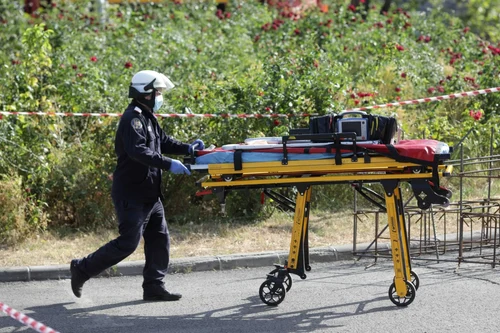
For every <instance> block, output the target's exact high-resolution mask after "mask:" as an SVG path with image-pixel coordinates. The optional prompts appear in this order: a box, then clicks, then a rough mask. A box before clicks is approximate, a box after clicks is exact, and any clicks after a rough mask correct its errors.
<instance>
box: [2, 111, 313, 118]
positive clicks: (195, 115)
mask: <svg viewBox="0 0 500 333" xmlns="http://www.w3.org/2000/svg"><path fill="white" fill-rule="evenodd" d="M2 115H5V116H60V117H121V116H122V114H121V113H71V112H8V111H0V119H1V116H2ZM315 115H317V114H313V113H301V114H283V113H270V114H260V113H250V114H246V113H242V114H229V113H220V114H213V113H159V114H156V117H158V118H256V119H261V118H291V117H310V116H315Z"/></svg>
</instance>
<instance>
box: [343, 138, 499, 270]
mask: <svg viewBox="0 0 500 333" xmlns="http://www.w3.org/2000/svg"><path fill="white" fill-rule="evenodd" d="M491 135H492V139H493V135H494V132H493V131H492V134H491ZM490 145H491V146H490V152H493V140H491V143H490ZM457 148H458V150H457V152H458V153H459V156H460V158H459V159H457V160H451V161H449V164H452V165H453V166H454V172H453V175H452V176H451V177H450V179H449V180H448V181H449V182H450V184H452V185H454V186H455V187H456V189H457V190H458V191H457V192H458V193H454V194H453V197H452V200H454V201H453V202H452V203H451V204H450V205H449V206H448V207H441V206H432V207H431V208H430V209H428V210H421V209H418V208H417V207H416V206H413V205H412V201H413V199H412V198H409V199H408V201H407V202H406V203H405V213H404V218H405V223H406V225H407V237H408V241H409V249H410V256H411V257H412V259H413V260H419V259H421V260H436V261H454V262H457V264H458V265H460V264H461V263H478V264H489V265H491V266H492V267H495V265H496V264H497V263H498V261H499V260H500V253H499V245H500V230H499V228H500V196H499V195H500V193H499V192H500V191H499V190H498V188H499V187H498V184H497V185H496V186H495V181H497V180H498V179H499V178H500V155H493V154H491V155H490V156H482V157H477V158H464V156H463V149H462V146H461V145H459V146H458V147H457ZM478 184H481V186H483V187H485V189H484V192H485V195H484V197H483V198H480V199H474V200H470V199H465V197H466V195H465V194H466V192H471V191H469V188H470V187H472V186H479V185H478ZM495 189H496V191H495ZM375 195H376V194H375ZM381 196H382V195H379V197H381ZM371 201H372V203H373V200H371ZM365 202H366V201H365ZM365 202H363V198H360V197H359V196H358V195H357V193H356V192H355V200H354V209H353V213H354V214H353V216H354V221H353V222H354V223H353V226H354V230H353V235H354V236H353V253H354V254H355V255H357V256H358V258H362V257H373V258H374V260H375V262H376V261H377V259H378V258H380V257H390V255H391V253H390V248H389V241H388V240H389V233H388V231H387V217H386V214H385V207H381V205H380V204H379V205H377V206H378V207H377V208H375V209H373V208H362V207H361V206H362V205H363V204H364V203H365ZM372 206H373V205H372ZM360 223H370V224H373V225H374V228H373V241H371V242H370V243H360V242H358V237H359V236H360V234H359V232H358V226H359V224H360Z"/></svg>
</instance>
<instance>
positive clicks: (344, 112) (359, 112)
mask: <svg viewBox="0 0 500 333" xmlns="http://www.w3.org/2000/svg"><path fill="white" fill-rule="evenodd" d="M353 114H359V115H362V116H366V115H367V113H366V112H365V111H343V112H340V113H339V114H338V115H337V117H338V118H342V117H344V116H345V115H353Z"/></svg>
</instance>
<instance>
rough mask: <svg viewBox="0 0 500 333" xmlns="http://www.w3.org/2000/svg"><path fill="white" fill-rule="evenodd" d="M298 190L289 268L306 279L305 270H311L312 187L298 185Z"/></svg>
mask: <svg viewBox="0 0 500 333" xmlns="http://www.w3.org/2000/svg"><path fill="white" fill-rule="evenodd" d="M298 190H299V193H297V199H296V203H295V215H294V217H293V227H292V238H291V241H290V253H289V255H288V261H287V268H288V271H289V272H290V273H293V274H297V275H298V276H300V278H301V279H305V278H306V274H305V271H306V270H307V271H309V270H311V268H310V266H309V240H308V222H309V210H310V203H311V193H312V187H311V186H298Z"/></svg>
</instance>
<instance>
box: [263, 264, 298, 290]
mask: <svg viewBox="0 0 500 333" xmlns="http://www.w3.org/2000/svg"><path fill="white" fill-rule="evenodd" d="M280 269H284V268H279V267H278V268H275V269H273V270H272V271H271V272H269V274H268V276H270V275H271V276H273V277H275V278H278V273H279V270H280ZM283 284H284V285H285V289H286V291H290V289H292V277H291V275H290V273H288V272H286V273H285V277H284V278H283Z"/></svg>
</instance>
